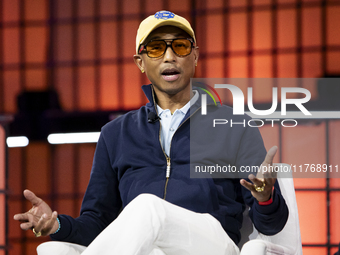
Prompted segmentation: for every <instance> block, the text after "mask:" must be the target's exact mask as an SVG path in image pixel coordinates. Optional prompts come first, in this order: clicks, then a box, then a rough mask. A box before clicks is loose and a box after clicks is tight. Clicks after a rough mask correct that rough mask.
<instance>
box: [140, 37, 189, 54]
mask: <svg viewBox="0 0 340 255" xmlns="http://www.w3.org/2000/svg"><path fill="white" fill-rule="evenodd" d="M183 39H185V40H188V41H189V42H190V44H191V47H190V52H189V53H188V54H186V55H180V54H178V53H176V52H175V51H174V49H173V48H172V43H173V42H174V41H176V40H183ZM155 41H159V42H164V43H165V45H166V47H165V50H164V52H163V53H162V55H160V56H158V57H150V56H149V54H148V52H147V50H146V47H147V45H148V44H149V43H151V42H155ZM168 47H170V48H171V50H172V51H173V53H175V55H176V56H178V57H186V56H188V55H190V54H191V52H192V48H194V47H195V42H194V41H193V39H192V38H175V39H163V40H162V39H155V40H151V41H149V42H148V43H146V44H141V45H140V46H139V50H138V54H142V53H146V55H147V56H148V57H149V58H160V57H162V56H163V55H164V54H165V52H166V51H167V50H168Z"/></svg>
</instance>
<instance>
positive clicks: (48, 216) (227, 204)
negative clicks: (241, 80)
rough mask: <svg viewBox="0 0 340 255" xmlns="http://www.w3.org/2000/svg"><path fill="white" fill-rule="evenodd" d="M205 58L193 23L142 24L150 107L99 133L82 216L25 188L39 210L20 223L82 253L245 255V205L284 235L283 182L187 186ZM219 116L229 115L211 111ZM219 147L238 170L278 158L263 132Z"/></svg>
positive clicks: (259, 223)
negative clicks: (197, 85)
mask: <svg viewBox="0 0 340 255" xmlns="http://www.w3.org/2000/svg"><path fill="white" fill-rule="evenodd" d="M198 57H199V49H198V46H197V44H196V38H195V34H194V31H193V29H192V28H191V26H190V24H189V22H188V21H187V20H186V19H184V18H182V17H180V16H178V15H176V14H174V13H171V12H168V11H160V12H157V13H156V14H155V15H152V16H149V17H148V18H146V19H145V20H143V21H142V22H141V24H140V26H139V29H138V31H137V37H136V55H134V61H135V63H136V65H137V66H138V68H139V69H140V70H141V72H142V73H144V72H145V74H146V75H147V77H148V79H149V80H150V81H151V84H150V85H146V86H143V91H144V93H145V95H146V96H147V98H148V99H149V103H147V104H146V105H145V106H142V107H141V108H140V109H138V110H135V111H131V112H128V113H127V114H125V115H123V116H121V117H119V118H117V119H115V120H113V121H111V122H109V123H108V124H106V125H105V126H104V127H103V128H102V131H101V135H100V138H99V141H98V144H97V148H96V152H95V156H94V161H93V167H92V171H91V178H90V182H89V184H88V187H87V191H86V193H85V196H84V200H83V203H82V207H81V213H80V216H79V217H78V218H72V217H70V216H68V215H58V214H57V212H52V210H51V208H50V207H49V206H48V205H47V204H46V203H45V202H44V201H43V200H42V199H40V198H38V197H37V196H35V194H34V193H33V192H31V191H29V190H25V191H24V195H25V197H26V198H27V199H28V200H29V201H30V202H31V203H32V205H33V207H32V209H30V210H29V211H28V212H26V213H22V214H17V215H15V216H14V219H15V220H19V221H23V223H21V224H20V227H21V228H22V229H24V230H28V229H32V230H33V232H34V234H35V235H36V236H41V235H42V236H47V235H50V236H51V238H52V239H53V240H59V241H66V242H72V243H77V244H81V245H84V246H88V247H87V248H86V250H85V251H84V252H83V253H82V254H84V255H88V254H101V255H103V254H150V253H152V252H155V251H156V250H158V251H159V250H161V251H162V252H164V253H166V254H176V255H178V254H195V255H198V254H204V255H206V254H214V255H219V254H239V249H238V247H237V243H238V242H239V240H240V232H239V229H240V228H241V225H242V213H243V210H244V208H245V204H247V205H249V206H250V208H251V211H250V215H251V218H252V220H253V222H254V225H255V227H256V228H257V229H258V230H259V232H262V233H263V234H267V235H273V234H276V233H278V232H279V231H281V230H282V228H283V227H284V225H285V223H286V221H287V218H288V208H287V206H286V203H285V201H284V199H283V197H282V196H281V194H280V189H279V187H278V184H277V182H276V178H274V177H271V176H265V178H263V179H262V178H257V177H255V176H254V175H249V179H235V178H233V179H228V178H225V179H211V178H210V179H204V178H190V120H192V119H193V118H198V116H197V115H198V114H199V111H197V110H196V109H199V107H200V106H199V103H200V100H199V98H200V97H201V93H203V92H202V90H195V89H192V88H191V85H190V78H192V77H193V76H194V72H195V66H196V65H197V62H198ZM219 109H230V108H229V107H227V106H220V105H218V106H215V105H209V106H208V112H209V111H210V112H214V111H216V110H219ZM227 141H230V142H227ZM219 143H221V144H222V145H223V146H224V147H225V148H226V151H228V152H230V153H228V155H227V157H228V160H227V161H228V162H229V163H233V164H234V165H237V166H239V165H242V164H247V165H257V166H259V165H260V164H261V163H262V164H263V165H266V166H268V165H270V164H272V160H273V157H274V155H275V153H276V150H277V148H276V147H273V148H272V149H270V150H269V151H268V153H267V154H266V151H265V148H264V145H263V141H262V138H261V135H260V132H259V131H258V129H257V128H247V127H233V128H231V129H230V130H229V131H228V132H227V133H226V134H225V136H224V137H223V138H221V137H220V138H219ZM245 162H246V163H245ZM274 187H275V188H274ZM122 208H123V210H122V211H121V209H122ZM120 211H121V212H120Z"/></svg>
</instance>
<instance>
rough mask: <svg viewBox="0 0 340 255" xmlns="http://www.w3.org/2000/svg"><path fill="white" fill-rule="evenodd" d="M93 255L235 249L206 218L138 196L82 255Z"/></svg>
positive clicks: (225, 254)
mask: <svg viewBox="0 0 340 255" xmlns="http://www.w3.org/2000/svg"><path fill="white" fill-rule="evenodd" d="M95 254H96V255H97V254H100V255H122V254H124V255H125V254H126V255H137V254H138V255H148V254H149V255H161V254H162V255H164V254H167V255H189V254H194V255H201V254H202V255H207V254H214V255H237V254H239V249H238V247H237V246H236V245H235V243H234V242H233V241H232V240H231V239H230V238H229V236H228V235H227V234H226V233H225V231H224V230H223V228H222V226H221V224H220V223H219V222H218V221H217V220H216V219H215V218H214V217H212V216H211V215H210V214H200V213H195V212H192V211H189V210H187V209H184V208H181V207H179V206H176V205H173V204H171V203H169V202H167V201H164V200H163V199H160V198H158V197H157V196H155V195H151V194H142V195H139V196H138V197H136V198H135V199H134V200H133V201H131V202H130V203H129V204H128V205H127V206H126V207H125V208H124V210H123V211H122V212H121V214H120V215H119V216H118V218H117V219H116V220H114V221H113V222H112V223H111V224H110V225H109V226H108V227H107V228H106V229H104V231H103V232H102V233H101V234H100V235H98V236H97V238H96V239H95V240H93V242H92V243H91V244H90V245H89V246H88V247H87V248H86V249H85V251H84V252H82V255H95Z"/></svg>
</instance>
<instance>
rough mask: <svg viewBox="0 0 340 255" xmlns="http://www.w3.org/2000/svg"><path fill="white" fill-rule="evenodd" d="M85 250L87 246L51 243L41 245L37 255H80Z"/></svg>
mask: <svg viewBox="0 0 340 255" xmlns="http://www.w3.org/2000/svg"><path fill="white" fill-rule="evenodd" d="M85 249H86V247H85V246H82V245H79V244H74V243H67V242H59V241H50V242H45V243H42V244H40V245H39V246H38V247H37V253H38V255H79V254H81V253H82V252H83V251H84V250H85Z"/></svg>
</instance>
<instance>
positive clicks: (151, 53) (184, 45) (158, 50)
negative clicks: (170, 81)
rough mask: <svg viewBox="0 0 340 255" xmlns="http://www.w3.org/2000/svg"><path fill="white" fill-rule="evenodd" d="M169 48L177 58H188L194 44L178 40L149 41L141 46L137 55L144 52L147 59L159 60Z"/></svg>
mask: <svg viewBox="0 0 340 255" xmlns="http://www.w3.org/2000/svg"><path fill="white" fill-rule="evenodd" d="M168 47H170V48H171V49H172V51H173V52H174V53H175V54H176V55H177V56H179V57H185V56H188V55H189V54H190V53H191V51H192V48H193V47H195V44H194V42H193V40H192V39H189V38H178V39H172V40H151V41H150V42H148V43H147V44H145V45H141V46H140V49H139V51H138V53H139V54H141V53H143V52H146V55H147V56H148V57H149V58H159V57H161V56H163V55H164V54H165V52H166V50H167V49H168Z"/></svg>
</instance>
